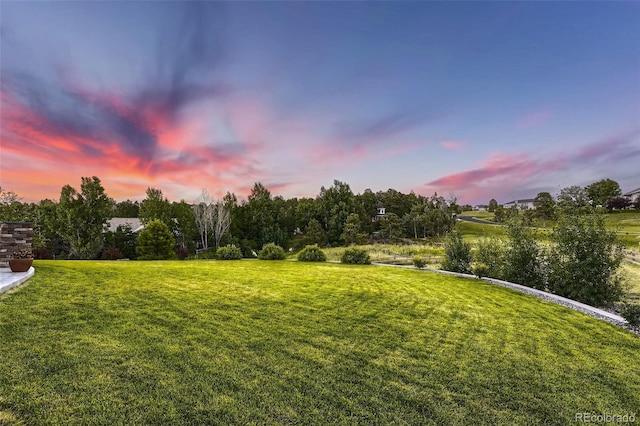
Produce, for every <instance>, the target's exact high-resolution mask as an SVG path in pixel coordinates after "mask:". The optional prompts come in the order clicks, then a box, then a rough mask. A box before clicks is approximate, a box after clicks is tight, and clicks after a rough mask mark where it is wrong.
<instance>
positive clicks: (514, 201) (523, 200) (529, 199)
mask: <svg viewBox="0 0 640 426" xmlns="http://www.w3.org/2000/svg"><path fill="white" fill-rule="evenodd" d="M533 201H534V198H523V199H521V200H512V201H509V202H508V203H505V204H515V203H518V204H522V203H533Z"/></svg>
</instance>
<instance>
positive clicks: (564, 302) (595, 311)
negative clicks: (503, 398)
mask: <svg viewBox="0 0 640 426" xmlns="http://www.w3.org/2000/svg"><path fill="white" fill-rule="evenodd" d="M372 264H373V265H376V266H388V267H394V268H404V269H414V270H421V271H424V272H435V273H437V274H445V275H454V276H457V277H461V278H472V279H476V280H477V279H479V278H478V277H476V276H475V275H471V274H461V273H458V272H450V271H443V270H439V269H429V268H424V269H417V268H415V267H414V266H407V265H390V264H385V263H372ZM480 279H481V280H482V281H485V282H488V283H490V284H494V285H499V286H501V287H506V288H510V289H512V290H516V291H519V292H521V293H525V294H528V295H531V296H534V297H537V298H538V299H542V300H546V301H547V302H551V303H555V304H556V305H561V306H564V307H566V308H570V309H573V310H575V311H578V312H582V313H583V314H586V315H589V316H591V317H594V318H597V319H600V320H603V321H606V322H608V323H610V324H613V325H616V326H618V327H621V328H624V329H625V330H628V331H631V332H632V333H635V334H638V335H640V328H637V327H636V328H633V327H631V326H630V325H629V323H628V322H627V320H625V319H624V318H622V317H621V316H619V315H616V314H614V313H611V312H607V311H605V310H603V309H599V308H595V307H593V306H589V305H586V304H584V303H581V302H577V301H575V300H571V299H567V298H566V297H562V296H558V295H555V294H551V293H547V292H546V291H542V290H536V289H534V288H531V287H526V286H523V285H521V284H516V283H511V282H508V281H502V280H498V279H495V278H480Z"/></svg>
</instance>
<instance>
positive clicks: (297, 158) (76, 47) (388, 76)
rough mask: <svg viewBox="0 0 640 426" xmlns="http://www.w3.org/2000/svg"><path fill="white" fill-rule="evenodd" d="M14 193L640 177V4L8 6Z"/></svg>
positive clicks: (9, 155)
mask: <svg viewBox="0 0 640 426" xmlns="http://www.w3.org/2000/svg"><path fill="white" fill-rule="evenodd" d="M0 11H1V13H0V15H1V21H0V24H1V27H0V148H1V153H0V186H1V187H2V188H3V189H4V190H10V191H14V192H16V193H17V194H18V195H19V196H21V197H22V198H23V200H24V201H38V200H40V199H45V198H50V199H57V198H58V197H59V195H60V189H61V188H62V186H64V185H66V184H70V185H72V186H74V187H77V186H78V185H79V183H80V178H81V177H83V176H98V177H99V178H100V179H101V181H102V184H103V186H104V187H105V189H106V192H107V193H108V195H109V196H111V197H113V198H115V199H117V200H124V199H127V198H129V199H134V200H141V199H143V198H144V197H145V189H146V188H147V187H154V188H159V189H162V191H163V192H164V193H165V195H166V196H167V197H168V198H169V199H171V200H180V199H184V200H186V201H188V202H192V201H195V199H196V198H197V196H198V194H199V193H200V191H201V190H202V189H203V188H207V189H208V191H209V193H211V194H213V195H214V196H216V197H221V196H222V195H224V194H225V193H226V192H227V191H229V192H234V193H236V194H237V195H238V196H239V197H240V198H244V197H246V195H247V194H248V193H249V191H250V189H251V187H252V186H253V184H254V182H261V183H262V184H263V185H265V186H266V187H267V188H269V189H270V190H271V191H272V193H274V194H278V195H283V196H284V197H287V198H288V197H301V196H311V197H314V196H315V195H316V194H318V192H319V190H320V187H321V186H325V187H328V186H330V185H332V182H333V180H334V179H339V180H341V181H344V182H347V183H348V184H349V185H350V186H351V188H352V190H353V191H354V192H356V193H358V192H362V191H364V190H365V189H366V188H370V189H372V190H373V191H374V192H375V191H379V190H383V191H384V190H386V189H388V188H394V189H397V190H399V191H402V192H405V193H406V192H409V191H414V192H416V193H419V194H423V195H431V194H433V193H434V192H438V193H439V194H442V195H445V196H446V195H449V194H453V195H455V196H457V198H458V200H459V203H461V204H464V203H470V204H477V203H487V202H488V200H489V199H490V198H496V199H497V200H498V201H499V202H506V201H509V200H510V199H514V198H533V197H535V195H536V194H537V193H538V192H540V191H549V192H551V193H552V194H554V193H557V192H558V191H559V189H560V188H562V187H566V186H571V185H587V184H589V183H592V182H595V181H597V180H600V179H603V178H611V179H614V180H616V181H618V182H619V183H620V186H621V188H622V190H623V191H627V190H630V189H634V188H637V187H638V186H640V166H638V165H639V164H640V77H639V76H640V3H636V2H616V3H601V2H597V3H590V2H584V3H563V2H540V3H535V2H533V3H532V2H496V3H464V2H453V3H441V2H425V3H412V2H400V3H392V2H389V3H386V2H376V3H360V2H353V3H351V2H344V3H304V2H303V3H291V2H282V3H280V2H266V3H257V2H238V3H213V2H211V3H208V2H197V3H189V2H126V3H125V2H2V3H0Z"/></svg>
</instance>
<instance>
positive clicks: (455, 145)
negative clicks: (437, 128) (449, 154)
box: [440, 141, 467, 151]
mask: <svg viewBox="0 0 640 426" xmlns="http://www.w3.org/2000/svg"><path fill="white" fill-rule="evenodd" d="M440 146H442V147H444V148H447V149H451V150H453V151H460V150H461V149H463V148H464V147H465V146H467V143H466V142H464V141H442V142H440Z"/></svg>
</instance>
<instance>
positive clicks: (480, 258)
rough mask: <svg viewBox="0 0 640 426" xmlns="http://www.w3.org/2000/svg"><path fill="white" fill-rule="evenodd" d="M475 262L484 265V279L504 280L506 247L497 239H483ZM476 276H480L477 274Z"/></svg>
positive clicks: (479, 244)
mask: <svg viewBox="0 0 640 426" xmlns="http://www.w3.org/2000/svg"><path fill="white" fill-rule="evenodd" d="M475 260H476V262H478V264H483V265H484V266H485V267H486V269H485V270H483V271H482V272H483V275H482V276H483V277H491V278H498V279H504V262H505V245H504V243H503V242H502V240H500V239H499V238H497V237H490V238H482V239H481V240H480V241H479V242H478V249H477V250H476V253H475ZM474 274H475V275H478V274H476V273H475V271H474Z"/></svg>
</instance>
